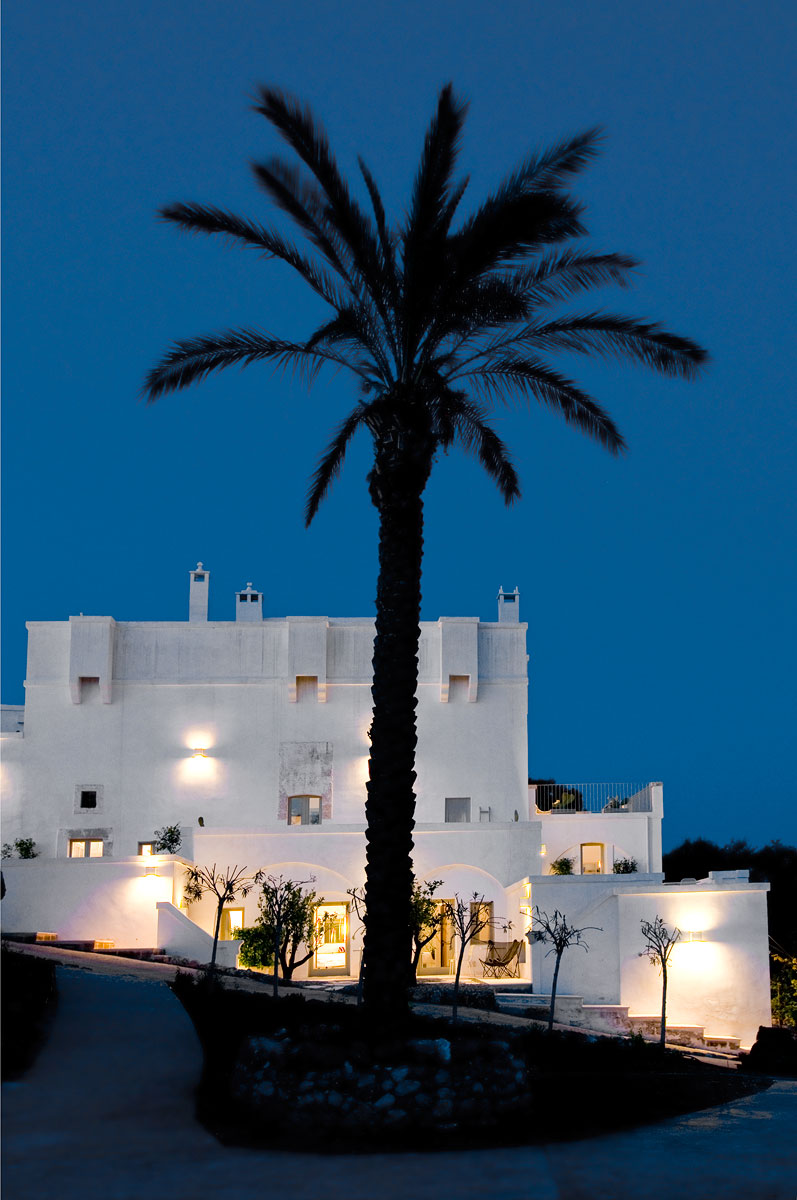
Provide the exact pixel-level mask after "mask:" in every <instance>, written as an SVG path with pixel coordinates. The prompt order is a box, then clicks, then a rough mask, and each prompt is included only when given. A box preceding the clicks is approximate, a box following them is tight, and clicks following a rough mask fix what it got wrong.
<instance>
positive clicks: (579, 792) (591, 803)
mask: <svg viewBox="0 0 797 1200" xmlns="http://www.w3.org/2000/svg"><path fill="white" fill-rule="evenodd" d="M650 789H651V784H649V783H530V784H529V809H530V811H531V812H532V813H534V811H535V809H536V812H538V813H545V814H553V813H579V812H580V813H639V812H651V811H652V808H653V805H652V801H651V794H650Z"/></svg>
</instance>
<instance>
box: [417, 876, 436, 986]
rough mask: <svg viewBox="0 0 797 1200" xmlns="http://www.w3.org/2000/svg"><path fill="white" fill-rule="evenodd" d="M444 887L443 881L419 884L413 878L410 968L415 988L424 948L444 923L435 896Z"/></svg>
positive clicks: (429, 881) (432, 880) (429, 880)
mask: <svg viewBox="0 0 797 1200" xmlns="http://www.w3.org/2000/svg"><path fill="white" fill-rule="evenodd" d="M442 886H443V881H442V879H427V880H426V882H425V883H419V881H418V880H417V879H415V877H414V876H413V880H412V902H411V904H410V933H411V935H412V963H411V966H410V983H411V984H412V985H413V986H414V985H415V983H416V982H417V979H418V963H419V962H420V961H421V954H422V953H423V948H424V946H428V945H429V943H430V942H431V941H432V939H433V938H434V937H435V935H436V934H437V932H438V931H439V929H440V926H441V925H442V923H443V909H442V906H441V905H440V904H439V903H438V901H437V900H435V899H434V894H435V892H436V891H437V889H438V888H439V887H442Z"/></svg>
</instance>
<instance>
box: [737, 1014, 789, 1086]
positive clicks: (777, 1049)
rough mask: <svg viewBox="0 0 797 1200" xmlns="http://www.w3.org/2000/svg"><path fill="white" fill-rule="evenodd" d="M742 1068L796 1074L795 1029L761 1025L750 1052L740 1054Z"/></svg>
mask: <svg viewBox="0 0 797 1200" xmlns="http://www.w3.org/2000/svg"><path fill="white" fill-rule="evenodd" d="M742 1070H744V1071H752V1072H754V1073H756V1074H763V1075H787V1076H797V1029H770V1028H769V1026H767V1025H762V1026H761V1027H760V1028H759V1030H758V1036H757V1037H756V1040H755V1042H754V1043H753V1045H752V1046H751V1047H750V1053H749V1054H745V1055H743V1056H742Z"/></svg>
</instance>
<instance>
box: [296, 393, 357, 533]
mask: <svg viewBox="0 0 797 1200" xmlns="http://www.w3.org/2000/svg"><path fill="white" fill-rule="evenodd" d="M367 417H368V406H367V405H365V404H361V405H360V407H359V408H355V409H354V411H353V412H351V413H349V415H348V416H347V417H346V418H345V419H344V420H343V421H341V423H340V425H338V427H337V429H336V430H335V436H334V437H333V438H332V441H331V442H330V443H329V445H328V446H327V448H326V450H325V451H324V453H323V455H322V456H321V459H320V461H319V463H318V466H317V467H316V469H315V471H314V472H313V478H312V480H311V481H310V488H309V490H308V493H307V503H306V506H305V510H304V524H305V528H306V527H307V526H308V525H309V524H310V522H311V521H312V520H313V517H314V516H315V515H316V513H317V512H318V509H319V507H320V505H321V501H322V500H323V499H324V497H325V496H326V495H327V493H328V492H329V489H330V488H331V486H332V484H333V483H334V481H335V480H336V479H337V477H338V476H339V475H340V472H341V469H342V467H343V460H344V458H345V457H346V450H347V449H348V445H349V442H350V441H351V439H352V437H353V436H354V434H355V433H356V432H357V430H358V429H359V428H360V426H361V425H363V424H365V422H366V420H367Z"/></svg>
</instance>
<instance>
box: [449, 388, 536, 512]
mask: <svg viewBox="0 0 797 1200" xmlns="http://www.w3.org/2000/svg"><path fill="white" fill-rule="evenodd" d="M451 408H452V411H451V415H450V420H451V424H452V427H453V431H454V437H455V439H456V440H457V441H458V442H459V443H460V444H461V445H462V447H463V449H464V450H465V451H466V452H467V453H469V454H473V455H474V457H476V458H477V459H478V460H479V462H480V463H481V465H482V466H483V467H484V469H485V471H486V472H487V474H488V475H489V476H490V478H491V479H492V480H493V482H494V483H495V484H496V485H497V487H498V490H499V491H500V493H501V495H502V496H503V498H504V501H505V503H506V504H512V503H513V502H514V501H515V500H519V499H520V480H519V478H518V474H517V471H516V470H515V468H514V466H513V464H512V457H511V455H510V453H509V450H508V448H507V447H506V445H505V444H504V442H503V441H502V440H501V438H500V437H499V436H498V434H497V433H496V432H495V430H494V429H493V428H492V426H491V425H490V423H489V420H488V417H487V414H486V412H485V411H484V409H483V408H482V407H481V406H480V405H479V404H477V403H476V402H475V401H473V400H470V399H468V398H466V397H464V396H459V397H458V398H457V399H456V402H455V403H454V404H452V406H451ZM452 440H453V439H452Z"/></svg>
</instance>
